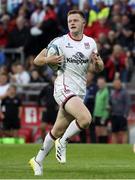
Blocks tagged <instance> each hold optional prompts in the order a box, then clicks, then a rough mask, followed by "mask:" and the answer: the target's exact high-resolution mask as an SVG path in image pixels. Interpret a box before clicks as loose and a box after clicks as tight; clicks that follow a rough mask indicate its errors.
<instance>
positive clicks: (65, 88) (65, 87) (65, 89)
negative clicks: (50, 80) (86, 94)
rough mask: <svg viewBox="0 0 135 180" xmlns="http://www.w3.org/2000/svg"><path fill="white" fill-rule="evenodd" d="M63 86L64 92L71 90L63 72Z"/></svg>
mask: <svg viewBox="0 0 135 180" xmlns="http://www.w3.org/2000/svg"><path fill="white" fill-rule="evenodd" d="M63 86H64V92H68V91H70V90H69V89H67V85H66V84H65V75H64V74H63Z"/></svg>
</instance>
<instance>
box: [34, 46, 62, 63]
mask: <svg viewBox="0 0 135 180" xmlns="http://www.w3.org/2000/svg"><path fill="white" fill-rule="evenodd" d="M62 60H63V56H57V55H51V56H49V57H47V49H43V50H42V51H41V52H40V53H39V54H38V55H37V56H36V58H35V59H34V64H35V65H37V66H43V65H45V64H58V63H61V62H62Z"/></svg>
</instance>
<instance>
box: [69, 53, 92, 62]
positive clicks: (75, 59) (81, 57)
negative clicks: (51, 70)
mask: <svg viewBox="0 0 135 180" xmlns="http://www.w3.org/2000/svg"><path fill="white" fill-rule="evenodd" d="M88 61H89V59H86V57H85V56H84V55H83V54H82V53H81V52H77V53H76V54H75V55H73V56H72V57H71V58H67V61H66V62H67V63H76V64H77V65H79V64H81V65H82V64H86V63H88Z"/></svg>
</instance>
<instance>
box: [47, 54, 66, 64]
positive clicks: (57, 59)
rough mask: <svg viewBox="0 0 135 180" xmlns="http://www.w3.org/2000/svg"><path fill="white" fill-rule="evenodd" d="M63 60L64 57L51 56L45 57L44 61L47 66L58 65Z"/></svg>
mask: <svg viewBox="0 0 135 180" xmlns="http://www.w3.org/2000/svg"><path fill="white" fill-rule="evenodd" d="M63 60H64V56H58V55H51V56H49V57H45V61H46V63H47V64H59V63H62V62H63Z"/></svg>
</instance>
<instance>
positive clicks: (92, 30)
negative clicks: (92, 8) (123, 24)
mask: <svg viewBox="0 0 135 180" xmlns="http://www.w3.org/2000/svg"><path fill="white" fill-rule="evenodd" d="M109 31H110V26H109V24H108V22H107V18H105V17H102V16H99V17H98V20H97V21H96V22H95V23H93V24H92V26H90V27H89V28H88V27H87V28H86V29H85V34H86V35H87V36H90V37H93V38H95V39H98V38H99V35H100V34H101V33H103V34H105V35H108V32H109Z"/></svg>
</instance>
